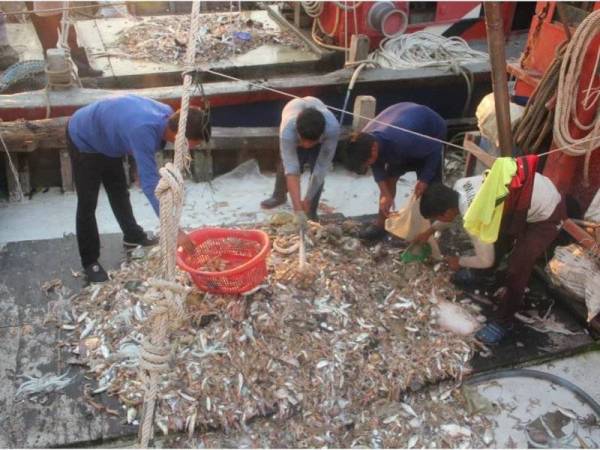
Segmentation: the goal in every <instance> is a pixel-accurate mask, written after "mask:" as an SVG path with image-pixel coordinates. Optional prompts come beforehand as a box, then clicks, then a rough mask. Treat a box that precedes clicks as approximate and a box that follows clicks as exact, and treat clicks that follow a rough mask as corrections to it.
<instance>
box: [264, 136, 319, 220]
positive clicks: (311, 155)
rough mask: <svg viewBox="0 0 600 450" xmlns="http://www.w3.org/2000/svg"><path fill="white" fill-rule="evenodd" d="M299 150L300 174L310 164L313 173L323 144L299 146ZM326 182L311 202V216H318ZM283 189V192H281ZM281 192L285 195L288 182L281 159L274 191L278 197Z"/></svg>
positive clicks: (274, 194)
mask: <svg viewBox="0 0 600 450" xmlns="http://www.w3.org/2000/svg"><path fill="white" fill-rule="evenodd" d="M296 151H297V152H298V163H299V164H300V174H302V173H304V167H305V166H308V167H309V170H310V173H311V174H312V173H313V171H314V170H315V165H316V164H317V159H318V158H319V152H320V151H321V144H317V145H315V146H314V147H312V148H309V149H304V148H298V149H297V150H296ZM324 185H325V182H323V184H321V186H320V187H319V190H318V191H317V193H316V194H315V196H314V197H313V198H312V200H311V202H310V210H309V218H313V217H316V216H317V209H318V208H319V200H320V199H321V194H322V193H323V186H324ZM279 191H281V192H279ZM279 193H281V194H283V195H284V196H285V195H286V194H287V184H286V179H285V170H284V168H283V162H282V161H281V160H279V163H278V164H277V173H276V177H275V190H274V192H273V196H274V197H277V196H278V194H279Z"/></svg>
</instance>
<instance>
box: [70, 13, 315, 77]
mask: <svg viewBox="0 0 600 450" xmlns="http://www.w3.org/2000/svg"><path fill="white" fill-rule="evenodd" d="M220 15H223V14H222V13H220ZM160 17H161V18H164V19H169V18H173V17H179V18H182V19H183V18H187V17H188V16H181V15H178V16H160ZM242 17H243V19H242V20H244V21H245V20H253V21H256V22H261V23H263V24H264V26H265V27H266V28H270V29H271V28H272V29H275V30H281V26H280V25H279V24H278V23H277V22H276V21H274V20H273V19H272V18H271V17H270V16H269V14H268V12H267V11H244V12H242ZM152 19H153V17H138V18H135V17H133V16H132V17H127V18H120V17H119V18H101V19H94V20H80V21H78V22H76V24H75V27H76V30H77V35H78V36H79V40H80V44H81V45H82V46H83V47H84V48H85V49H86V52H87V54H88V58H89V60H90V64H91V65H92V66H93V67H94V68H97V69H100V70H102V71H104V75H103V76H102V77H100V78H98V79H97V81H98V85H99V86H101V87H117V88H131V87H140V86H144V87H152V86H161V85H167V84H180V83H181V76H180V74H181V71H182V70H183V64H177V63H164V62H155V61H151V60H147V59H136V58H131V57H129V56H128V55H127V54H125V53H123V51H121V50H120V49H119V45H118V41H119V36H120V35H121V33H122V32H123V31H125V30H127V29H128V28H130V27H132V26H134V25H136V24H138V23H142V22H148V21H151V20H152ZM198 51H199V52H201V51H202V49H201V48H200V49H198ZM321 57H322V55H321V54H318V53H316V52H314V51H312V50H310V49H294V48H291V47H289V46H285V45H273V44H268V45H261V46H259V47H257V48H255V49H253V50H250V51H249V52H247V53H244V54H240V55H236V54H233V52H232V53H231V54H225V55H224V58H222V59H221V60H218V61H211V63H210V66H211V67H212V68H215V69H220V70H223V69H228V68H235V70H236V71H248V70H249V69H252V68H255V69H257V68H262V70H269V74H270V75H273V74H274V73H276V72H277V71H279V72H280V73H281V72H284V71H286V70H293V67H294V66H303V67H305V68H306V70H311V69H312V68H314V66H315V64H316V63H317V62H319V61H320V60H321ZM288 66H289V67H288ZM263 74H264V73H263Z"/></svg>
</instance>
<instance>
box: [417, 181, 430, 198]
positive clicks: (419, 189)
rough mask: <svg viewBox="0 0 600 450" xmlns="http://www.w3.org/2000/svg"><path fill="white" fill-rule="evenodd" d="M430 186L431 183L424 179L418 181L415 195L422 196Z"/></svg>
mask: <svg viewBox="0 0 600 450" xmlns="http://www.w3.org/2000/svg"><path fill="white" fill-rule="evenodd" d="M428 186H429V185H428V184H427V183H425V182H424V181H417V184H416V185H415V197H417V198H420V197H421V195H423V192H425V190H426V189H427V187H428Z"/></svg>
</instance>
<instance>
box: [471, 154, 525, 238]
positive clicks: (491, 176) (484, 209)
mask: <svg viewBox="0 0 600 450" xmlns="http://www.w3.org/2000/svg"><path fill="white" fill-rule="evenodd" d="M516 173H517V163H516V161H515V160H514V159H513V158H497V159H496V161H495V162H494V165H493V166H492V168H491V169H490V171H489V172H488V174H487V176H486V177H485V181H484V182H483V184H482V185H481V188H480V189H479V192H477V194H476V195H475V198H474V199H473V201H472V202H471V205H469V209H467V212H466V213H465V216H464V217H463V224H464V227H465V230H467V232H469V233H470V234H472V235H473V236H475V237H477V238H478V239H479V240H481V241H482V242H485V243H488V244H492V243H494V242H496V241H497V240H498V233H499V232H500V222H501V221H502V211H503V210H504V200H505V199H506V197H507V196H508V185H509V184H510V182H511V180H512V178H513V177H514V176H515V174H516Z"/></svg>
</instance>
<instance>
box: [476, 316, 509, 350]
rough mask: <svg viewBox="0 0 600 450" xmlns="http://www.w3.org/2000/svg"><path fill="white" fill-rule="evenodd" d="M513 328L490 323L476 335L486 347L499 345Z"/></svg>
mask: <svg viewBox="0 0 600 450" xmlns="http://www.w3.org/2000/svg"><path fill="white" fill-rule="evenodd" d="M511 329H512V326H507V325H500V324H499V323H498V322H488V323H487V324H486V325H485V326H484V327H483V328H482V329H481V330H479V331H478V332H477V333H476V334H475V339H477V340H478V341H479V342H481V343H483V344H486V345H495V344H498V343H499V342H500V341H502V339H504V338H505V337H506V336H507V335H508V333H509V332H510V330H511Z"/></svg>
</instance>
